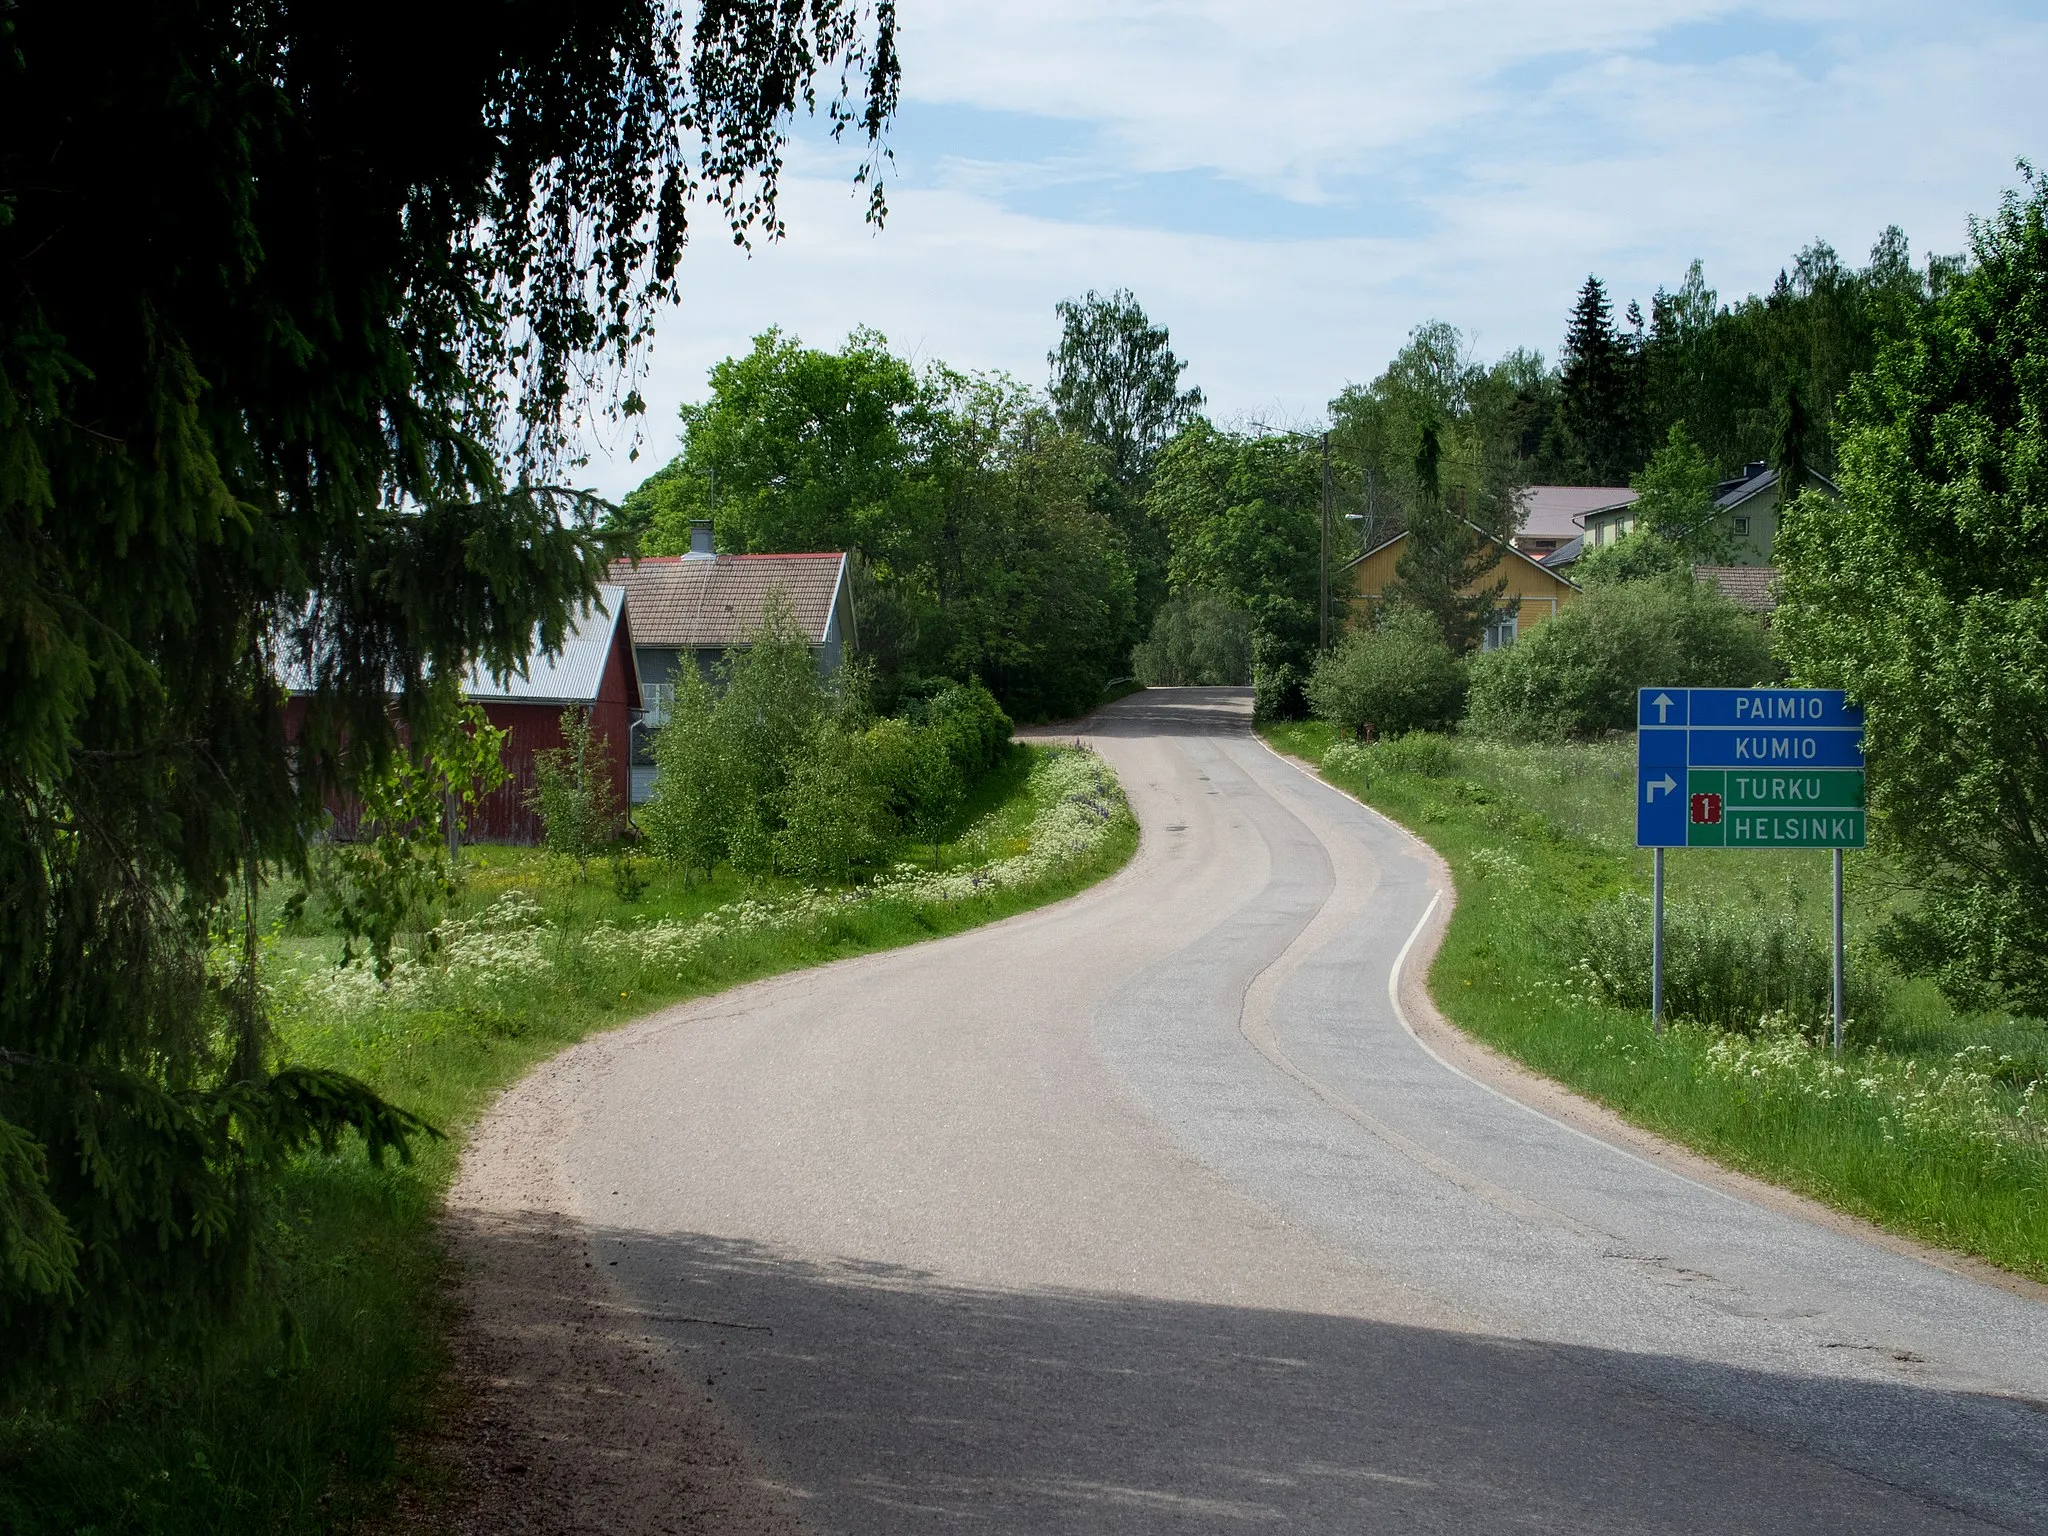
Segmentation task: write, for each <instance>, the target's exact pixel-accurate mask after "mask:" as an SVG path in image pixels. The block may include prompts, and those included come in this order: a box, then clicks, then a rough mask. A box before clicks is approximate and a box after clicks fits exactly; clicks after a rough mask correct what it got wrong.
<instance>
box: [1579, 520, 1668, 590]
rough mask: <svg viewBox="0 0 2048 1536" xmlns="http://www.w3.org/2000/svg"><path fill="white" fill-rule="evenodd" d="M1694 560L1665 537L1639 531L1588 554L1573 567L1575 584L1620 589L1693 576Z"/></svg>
mask: <svg viewBox="0 0 2048 1536" xmlns="http://www.w3.org/2000/svg"><path fill="white" fill-rule="evenodd" d="M1691 569H1692V557H1691V556H1690V555H1688V554H1687V553H1686V552H1685V551H1684V550H1683V549H1682V548H1680V547H1679V545H1678V544H1676V543H1674V542H1673V541H1672V540H1670V539H1667V538H1665V537H1664V535H1662V534H1661V533H1656V532H1653V531H1652V530H1650V529H1648V528H1639V529H1637V530H1636V531H1635V532H1634V533H1631V534H1629V535H1628V536H1627V537H1626V538H1623V539H1619V540H1617V541H1616V542H1614V543H1612V544H1600V545H1596V546H1594V547H1593V548H1591V549H1589V550H1587V551H1586V552H1585V553H1584V554H1582V555H1581V556H1579V558H1578V559H1577V560H1576V561H1574V562H1573V564H1572V580H1573V581H1576V582H1577V583H1578V584H1579V585H1580V586H1582V587H1586V588H1589V589H1590V588H1593V587H1618V586H1621V585H1622V584H1623V583H1624V582H1631V581H1654V580H1656V579H1658V578H1660V577H1668V576H1670V575H1671V574H1673V573H1674V572H1690V571H1691Z"/></svg>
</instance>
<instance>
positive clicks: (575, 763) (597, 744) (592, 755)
mask: <svg viewBox="0 0 2048 1536" xmlns="http://www.w3.org/2000/svg"><path fill="white" fill-rule="evenodd" d="M561 730H562V744H561V745H560V746H559V747H550V748H548V749H547V750H545V751H541V752H536V753H534V754H533V784H532V786H531V787H530V788H529V789H528V790H527V792H526V803H527V804H528V805H529V806H530V807H532V809H533V812H534V814H535V815H536V816H538V817H540V824H541V840H542V842H543V844H544V845H545V846H546V848H547V850H548V852H549V853H552V854H555V855H556V856H558V857H560V858H565V859H571V860H573V861H574V862H575V865H576V878H577V879H578V880H579V881H580V880H584V879H587V878H588V877H589V874H590V861H591V860H592V859H594V858H596V857H597V855H599V854H600V853H603V852H604V851H605V850H606V849H607V848H609V847H610V846H611V845H612V843H613V842H614V841H616V840H617V838H618V836H619V833H620V831H621V830H622V829H623V827H624V825H625V811H624V808H623V807H622V806H620V804H619V792H618V787H617V785H616V784H615V783H614V781H613V778H612V754H611V739H610V738H609V737H606V736H600V735H598V734H597V726H596V723H595V721H594V720H593V719H592V717H591V712H590V710H589V709H588V708H587V707H585V706H581V705H571V706H570V707H569V708H567V709H565V710H563V711H562V714H561Z"/></svg>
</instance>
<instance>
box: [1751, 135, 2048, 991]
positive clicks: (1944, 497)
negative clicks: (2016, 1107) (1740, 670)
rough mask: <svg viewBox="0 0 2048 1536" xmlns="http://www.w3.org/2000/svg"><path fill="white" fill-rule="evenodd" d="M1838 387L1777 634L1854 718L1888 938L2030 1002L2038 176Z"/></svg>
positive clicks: (2041, 657)
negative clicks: (1962, 266)
mask: <svg viewBox="0 0 2048 1536" xmlns="http://www.w3.org/2000/svg"><path fill="white" fill-rule="evenodd" d="M2022 170H2023V173H2024V175H2025V178H2026V181H2025V188H2024V190H2023V191H2015V192H2011V193H2008V194H2007V195H2006V197H2005V198H2004V200H2003V201H2002V202H2001V204H2000V206H1999V208H1998V211H1997V213H1996V214H1995V215H1993V216H1992V217H1991V218H1989V219H1987V220H1984V221H1983V222H1981V223H1979V224H1977V225H1975V226H1973V232H1972V237H1971V257H1972V262H1971V265H1970V267H1969V269H1968V270H1967V271H1966V272H1964V273H1963V274H1962V275H1960V276H1959V277H1957V278H1956V279H1955V280H1954V281H1953V284H1952V285H1951V286H1949V287H1948V288H1947V290H1946V291H1945V292H1944V293H1942V294H1941V296H1940V297H1939V298H1936V299H1934V300H1932V301H1931V303H1930V304H1929V305H1928V306H1927V308H1926V309H1925V310H1924V312H1922V313H1921V314H1920V315H1918V316H1916V317H1915V319H1914V322H1913V323H1912V325H1911V326H1910V328H1909V330H1908V331H1907V333H1906V334H1905V335H1903V336H1902V337H1900V338H1898V339H1896V340H1894V341H1892V342H1891V343H1890V344H1888V345H1887V346H1886V347H1885V348H1884V350H1883V352H1882V354H1881V355H1880V357H1879V359H1878V362H1877V366H1876V367H1875V369H1874V370H1873V371H1872V372H1871V373H1870V374H1869V375H1867V376H1865V377H1863V378H1860V379H1858V380H1857V381H1856V382H1855V383H1854V384H1853V385H1852V386H1851V387H1850V389H1849V391H1848V393H1847V395H1846V397H1845V399H1844V401H1843V406H1842V410H1843V415H1842V421H1841V434H1840V455H1841V467H1840V482H1841V486H1842V498H1841V500H1840V501H1834V500H1832V499H1830V498H1828V497H1825V496H1821V495H1817V494H1808V495H1805V496H1802V497H1800V498H1799V499H1798V500H1797V501H1795V502H1793V503H1792V504H1791V505H1790V506H1789V507H1788V508H1787V510H1786V513H1785V518H1784V521H1783V523H1782V524H1781V526H1780V529H1779V533H1778V558H1779V561H1780V564H1781V566H1782V568H1783V571H1784V575H1783V578H1782V587H1783V601H1782V605H1781V606H1780V608H1779V609H1778V613H1777V626H1778V636H1779V644H1780V646H1781V648H1782V650H1783V653H1784V655H1785V658H1786V660H1787V662H1788V664H1789V665H1790V667H1791V668H1792V670H1793V673H1794V675H1795V676H1796V677H1797V678H1798V680H1799V681H1801V682H1803V683H1810V684H1817V685H1821V686H1832V687H1839V688H1845V689H1847V690H1848V691H1849V694H1850V697H1851V698H1853V699H1855V700H1857V701H1858V702H1859V703H1861V704H1863V705H1864V707H1865V709H1866V710H1867V712H1868V727H1867V736H1866V743H1867V751H1868V756H1869V764H1870V768H1869V794H1870V806H1871V810H1872V813H1873V817H1874V820H1875V823H1876V825H1877V827H1878V828H1879V830H1880V832H1881V834H1882V837H1883V839H1884V840H1885V841H1886V842H1888V843H1889V844H1890V845H1891V846H1892V847H1893V848H1894V849H1896V850H1897V851H1898V853H1899V855H1900V861H1899V862H1900V865H1901V867H1902V868H1906V869H1910V870H1913V871H1914V872H1916V874H1917V876H1918V878H1919V879H1920V881H1921V882H1922V885H1923V900H1922V903H1921V905H1920V907H1919V909H1918V911H1917V912H1916V913H1915V914H1913V915H1912V916H1911V917H1909V918H1907V919H1905V920H1903V921H1902V922H1900V923H1899V924H1898V926H1897V927H1895V928H1894V930H1893V932H1892V934H1891V942H1892V945H1893V948H1894V950H1895V952H1896V953H1897V954H1898V955H1899V956H1900V958H1902V959H1903V960H1905V961H1907V962H1908V963H1910V964H1913V965H1915V966H1917V967H1920V968H1924V969H1926V970H1929V971H1931V972H1932V973H1933V974H1934V975H1935V976H1937V977H1938V978H1939V979H1940V981H1941V983H1942V985H1943V986H1944V988H1945V989H1946V990H1948V991H1949V993H1950V994H1951V995H1952V996H1954V997H1955V998H1957V999H1958V1000H1962V1001H1972V1002H1974V1001H1981V1000H1983V999H1985V998H1988V997H2001V998H2003V999H2004V1000H2006V1001H2007V1002H2008V1003H2009V1004H2010V1005H2011V1006H2015V1007H2019V1008H2023V1009H2026V1010H2028V1011H2030V1012H2035V1013H2048V726H2044V722H2048V302H2044V299H2043V295H2044V294H2048V183H2044V181H2043V179H2042V178H2041V177H2039V176H2037V175H2036V174H2035V173H2034V172H2033V171H2032V170H2031V169H2030V168H2027V167H2025V166H2023V167H2022Z"/></svg>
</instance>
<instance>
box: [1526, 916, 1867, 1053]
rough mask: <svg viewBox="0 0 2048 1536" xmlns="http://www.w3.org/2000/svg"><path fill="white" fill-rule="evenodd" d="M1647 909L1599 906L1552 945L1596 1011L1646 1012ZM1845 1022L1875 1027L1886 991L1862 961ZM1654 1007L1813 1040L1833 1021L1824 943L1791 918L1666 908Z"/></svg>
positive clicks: (1855, 970)
mask: <svg viewBox="0 0 2048 1536" xmlns="http://www.w3.org/2000/svg"><path fill="white" fill-rule="evenodd" d="M1651 923H1652V907H1651V901H1650V898H1649V897H1647V896H1645V895H1643V894H1642V893H1641V892H1639V891H1625V892H1623V893H1622V894H1620V895H1618V896H1614V897H1611V898H1610V899H1608V900H1607V901H1604V902H1601V903H1599V904H1598V905H1597V906H1595V907H1594V908H1593V909H1592V910H1591V911H1589V912H1587V913H1586V914H1585V915H1584V916H1583V917H1581V918H1579V919H1577V920H1576V921H1575V922H1573V923H1572V924H1570V925H1568V926H1567V928H1566V930H1565V931H1564V932H1563V933H1562V934H1560V935H1558V938H1557V942H1558V943H1559V945H1560V948H1561V952H1562V958H1564V959H1565V960H1566V961H1567V963H1568V964H1569V965H1570V966H1571V968H1572V970H1573V971H1574V973H1575V975H1576V977H1577V979H1578V980H1579V982H1580V983H1581V984H1582V985H1583V986H1584V987H1585V988H1586V990H1587V991H1588V992H1590V993H1591V994H1592V996H1593V998H1594V999H1595V1000H1596V1001H1599V1002H1604V1003H1611V1004H1614V1005H1616V1006H1618V1007H1624V1008H1648V1007H1649V1006H1650V949H1651ZM1846 980H1847V983H1848V989H1849V995H1848V997H1847V998H1846V999H1845V1007H1846V1010H1847V1012H1848V1013H1849V1014H1850V1015H1851V1016H1852V1017H1853V1018H1855V1019H1856V1020H1857V1021H1858V1022H1859V1023H1861V1024H1863V1025H1864V1026H1866V1027H1871V1026H1875V1025H1877V1024H1879V1023H1880V1022H1881V1019H1880V1013H1881V1010H1882V1009H1883V1006H1884V998H1885V995H1886V988H1885V986H1884V984H1883V978H1882V977H1881V976H1875V975H1873V973H1872V968H1871V965H1870V963H1869V962H1868V960H1867V959H1866V957H1863V956H1858V957H1857V961H1856V963H1855V964H1852V965H1851V966H1850V967H1849V968H1848V975H1847V978H1846ZM1664 1007H1665V1011H1666V1012H1667V1013H1669V1014H1670V1015H1671V1017H1673V1018H1678V1019H1690V1020H1693V1021H1694V1022H1695V1023H1700V1024H1711V1025H1714V1026H1715V1027H1717V1028H1720V1029H1728V1030H1735V1031H1739V1032H1750V1031H1754V1030H1756V1029H1758V1028H1760V1027H1761V1026H1762V1025H1763V1024H1764V1022H1765V1020H1766V1019H1767V1018H1769V1017H1771V1016H1773V1015H1783V1016H1786V1017H1789V1018H1790V1019H1792V1020H1793V1021H1794V1022H1795V1023H1797V1024H1799V1025H1801V1026H1804V1027H1808V1028H1811V1029H1814V1030H1818V1029H1819V1027H1820V1026H1821V1025H1822V1024H1823V1023H1824V1022H1825V1021H1826V1020H1828V1019H1829V1018H1831V1017H1832V1015H1833V1012H1834V955H1833V951H1832V949H1831V947H1830V944H1829V941H1828V939H1827V938H1826V937H1825V936H1824V935H1822V934H1819V933H1816V932H1815V931H1814V930H1813V929H1812V928H1810V927H1808V926H1807V925H1806V923H1805V922H1803V921H1802V920H1801V919H1800V917H1799V916H1798V915H1797V914H1796V913H1790V912H1778V913H1770V912H1766V911H1763V910H1760V909H1758V908H1744V909H1739V910H1731V909H1728V908H1722V907H1705V906H1698V907H1696V906H1686V905H1680V904H1677V903H1668V902H1667V903H1666V905H1665V908H1664Z"/></svg>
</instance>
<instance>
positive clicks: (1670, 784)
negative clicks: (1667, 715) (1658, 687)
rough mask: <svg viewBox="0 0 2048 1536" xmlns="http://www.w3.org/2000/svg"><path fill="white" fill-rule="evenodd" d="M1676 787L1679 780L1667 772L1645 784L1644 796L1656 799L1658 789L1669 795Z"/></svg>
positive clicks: (1647, 798)
mask: <svg viewBox="0 0 2048 1536" xmlns="http://www.w3.org/2000/svg"><path fill="white" fill-rule="evenodd" d="M1650 702H1651V703H1653V704H1654V703H1655V702H1656V700H1654V699H1652V700H1651V701H1650ZM1676 788H1678V780H1676V779H1674V778H1673V777H1671V775H1670V774H1668V773H1667V774H1665V775H1664V777H1663V778H1661V779H1652V780H1650V782H1649V783H1647V784H1645V785H1644V786H1643V798H1644V799H1645V800H1655V799H1656V798H1657V791H1658V790H1660V789H1661V790H1663V791H1664V793H1665V794H1667V795H1668V794H1670V793H1671V791H1673V790H1674V789H1676Z"/></svg>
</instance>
